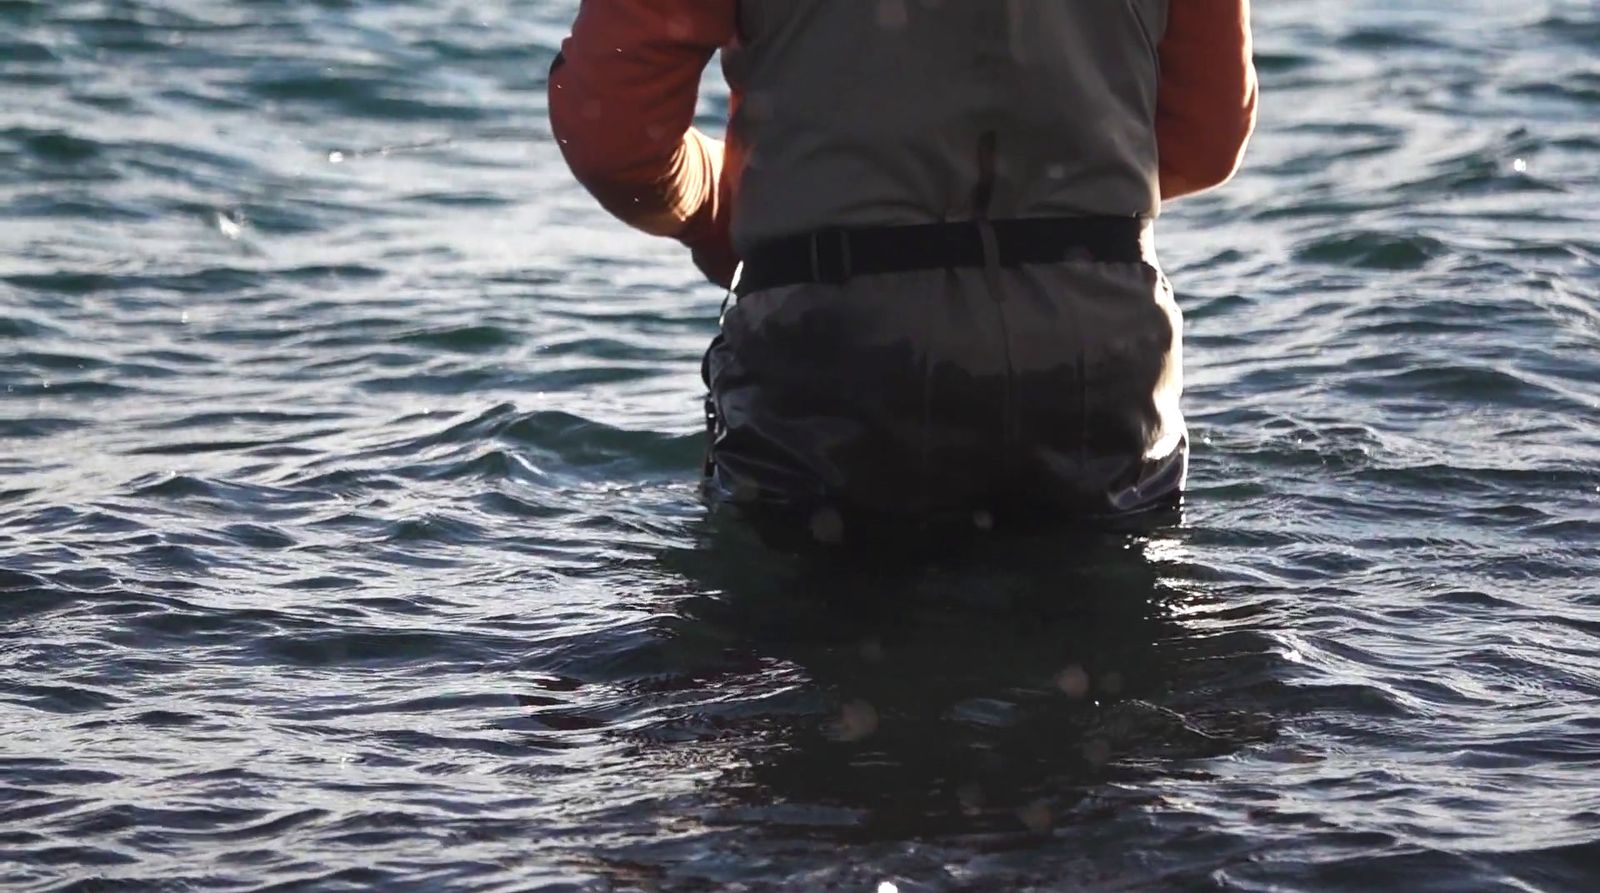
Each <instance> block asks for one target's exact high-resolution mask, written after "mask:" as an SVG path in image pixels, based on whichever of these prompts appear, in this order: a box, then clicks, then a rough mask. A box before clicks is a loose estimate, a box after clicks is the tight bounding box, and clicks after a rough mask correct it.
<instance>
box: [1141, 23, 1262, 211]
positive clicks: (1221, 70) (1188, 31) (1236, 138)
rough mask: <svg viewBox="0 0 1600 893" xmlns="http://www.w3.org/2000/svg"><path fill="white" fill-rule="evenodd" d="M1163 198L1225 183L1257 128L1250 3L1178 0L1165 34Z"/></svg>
mask: <svg viewBox="0 0 1600 893" xmlns="http://www.w3.org/2000/svg"><path fill="white" fill-rule="evenodd" d="M1159 52H1160V57H1161V87H1160V91H1159V93H1158V95H1157V102H1156V140H1157V142H1158V143H1159V146H1160V153H1161V197H1162V198H1163V199H1174V198H1178V197H1179V196H1183V195H1188V194H1190V193H1193V192H1199V191H1200V190H1202V189H1210V188H1211V187H1213V186H1218V185H1221V184H1222V183H1226V182H1227V181H1228V178H1230V177H1232V176H1233V174H1234V171H1236V170H1238V168H1239V162H1240V161H1241V160H1243V158H1244V147H1245V144H1246V143H1248V142H1249V141H1250V134H1251V132H1252V131H1254V130H1255V125H1256V97H1257V93H1258V90H1257V86H1256V69H1255V63H1254V61H1253V60H1252V58H1251V40H1250V0H1171V5H1170V7H1169V8H1168V12H1167V31H1166V35H1165V36H1164V37H1163V38H1162V39H1161V45H1160V48H1159Z"/></svg>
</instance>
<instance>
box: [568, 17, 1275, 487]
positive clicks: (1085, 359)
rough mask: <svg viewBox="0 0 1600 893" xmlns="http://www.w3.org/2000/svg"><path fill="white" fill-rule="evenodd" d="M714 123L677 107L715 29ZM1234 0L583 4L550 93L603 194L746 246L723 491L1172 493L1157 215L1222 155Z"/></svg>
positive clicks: (720, 469)
mask: <svg viewBox="0 0 1600 893" xmlns="http://www.w3.org/2000/svg"><path fill="white" fill-rule="evenodd" d="M719 48H721V49H723V50H724V53H725V56H724V67H725V71H726V74H727V76H728V80H729V83H730V85H731V86H732V88H733V96H734V103H733V116H732V121H731V122H730V128H729V137H728V141H727V144H726V145H724V144H723V143H722V142H720V141H717V140H713V139H710V138H707V137H705V136H704V135H702V134H700V133H698V132H697V131H695V130H693V129H692V128H691V127H690V126H689V122H690V118H691V116H692V112H693V107H694V98H695V96H694V92H695V86H696V84H697V82H698V75H699V72H700V70H701V68H702V67H703V66H704V65H705V63H706V62H707V61H708V60H709V58H710V56H711V54H712V53H713V52H714V51H715V50H717V49H719ZM1249 53H1250V41H1249V28H1248V4H1247V2H1246V0H1181V2H1177V3H1173V4H1172V5H1171V6H1170V7H1169V5H1168V2H1167V0H1101V2H1094V3H1090V2H1046V0H877V2H871V0H586V2H585V4H584V6H583V9H582V12H581V13H580V16H579V20H578V22H577V24H576V26H575V28H574V36H573V38H572V39H571V40H569V41H568V43H567V45H566V46H565V48H564V54H565V57H566V58H565V61H562V60H558V63H557V66H556V67H555V69H554V70H553V72H552V81H551V113H552V119H553V122H554V124H555V128H556V132H557V135H558V136H559V137H561V141H562V146H563V151H564V152H565V153H566V155H567V158H568V160H569V162H570V163H571V164H572V166H573V169H574V171H575V172H576V173H577V174H578V176H579V179H580V180H582V181H583V182H584V183H585V185H587V186H589V188H590V189H591V191H593V192H594V193H595V195H596V196H597V197H598V198H599V199H600V200H601V202H602V204H604V205H605V206H606V207H607V208H608V209H610V210H611V211H613V213H616V214H617V215H618V216H619V217H622V218H623V219H624V220H627V221H628V222H630V223H633V224H634V225H635V226H638V227H640V228H642V229H645V230H647V231H649V232H654V233H657V234H660V235H669V236H673V237H676V238H678V239H679V240H681V241H683V242H684V243H685V244H687V245H689V247H690V248H691V249H692V251H693V254H694V256H695V259H696V261H697V263H699V265H700V267H701V269H702V270H704V271H705V272H706V273H707V275H708V276H709V277H710V278H712V279H713V280H714V281H718V282H722V283H724V284H726V283H727V282H729V281H730V280H731V278H732V276H733V272H734V265H735V264H736V263H738V262H739V261H740V260H741V259H742V260H743V262H744V263H743V266H742V272H741V273H740V275H739V282H738V285H737V288H736V291H737V293H738V295H739V301H738V302H737V303H736V304H734V305H733V306H732V307H731V308H730V309H729V310H728V312H727V313H726V314H725V316H724V319H723V327H722V335H721V336H719V338H718V339H717V340H716V341H715V342H714V343H713V346H712V348H711V350H710V352H709V353H708V356H707V363H706V372H707V383H708V385H709V387H710V391H711V399H710V400H709V401H708V414H709V416H710V422H711V429H712V432H713V440H712V445H711V456H710V459H711V461H710V463H709V467H710V471H711V476H710V483H711V485H712V488H713V490H714V491H715V492H717V493H718V494H719V495H721V496H722V497H724V498H727V499H730V500H732V501H734V502H741V503H757V504H778V505H785V506H792V507H799V508H802V509H810V508H814V507H817V506H840V507H844V508H853V509H863V510H867V511H870V512H886V513H892V514H893V513H907V514H918V515H927V514H937V513H943V512H950V511H955V512H958V513H959V512H962V511H970V510H973V509H981V508H986V507H994V508H1016V509H1019V510H1023V511H1028V512H1033V511H1041V510H1042V511H1044V512H1046V513H1053V514H1075V515H1097V514H1105V513H1118V512H1125V511H1135V510H1140V509H1144V508H1149V507H1152V506H1156V505H1160V504H1164V503H1166V502H1169V501H1170V500H1171V498H1172V497H1173V496H1174V495H1175V494H1176V493H1177V492H1178V491H1179V490H1180V489H1181V487H1182V483H1183V479H1184V475H1185V469H1186V462H1187V436H1186V431H1185V428H1184V425H1183V419H1182V415H1181V413H1180V412H1179V409H1178V398H1179V395H1180V393H1181V390H1182V369H1181V365H1182V364H1181V356H1182V351H1181V316H1180V314H1179V312H1178V309H1177V306H1176V304H1175V302H1174V301H1173V297H1172V292H1171V288H1170V286H1169V285H1168V284H1167V283H1166V279H1165V277H1164V276H1163V275H1162V274H1161V273H1160V270H1159V266H1158V264H1157V262H1156V258H1155V254H1154V249H1153V241H1152V239H1151V237H1150V230H1151V221H1152V219H1153V218H1154V216H1155V215H1156V213H1157V212H1158V210H1159V206H1160V203H1161V201H1162V200H1163V198H1170V197H1174V196H1176V195H1182V194H1186V193H1188V192H1192V191H1196V190H1198V189H1203V188H1206V187H1209V186H1212V185H1216V184H1217V183H1220V182H1222V181H1223V180H1225V179H1227V177H1228V176H1230V175H1231V173H1232V171H1233V169H1234V167H1235V166H1236V165H1237V163H1238V160H1239V157H1240V154H1241V153H1242V150H1243V146H1244V142H1245V140H1246V138H1247V137H1248V134H1249V131H1250V129H1251V127H1252V125H1253V121H1254V106H1255V82H1254V72H1253V69H1252V67H1251V64H1250V58H1249Z"/></svg>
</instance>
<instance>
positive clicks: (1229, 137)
mask: <svg viewBox="0 0 1600 893" xmlns="http://www.w3.org/2000/svg"><path fill="white" fill-rule="evenodd" d="M1255 124H1256V112H1255V96H1254V93H1253V92H1252V94H1251V96H1250V99H1249V101H1248V102H1246V103H1245V104H1244V106H1243V107H1242V108H1240V109H1238V110H1237V111H1236V112H1235V113H1233V114H1230V115H1213V116H1210V117H1209V118H1208V119H1207V121H1206V123H1205V125H1203V126H1201V127H1196V128H1194V129H1192V130H1191V132H1190V133H1188V134H1186V135H1181V136H1180V135H1174V137H1175V138H1172V139H1168V140H1163V141H1162V142H1163V151H1162V162H1161V183H1162V195H1163V197H1164V198H1167V199H1173V198H1179V197H1181V196H1184V195H1190V194H1192V193H1196V192H1202V191H1204V190H1207V189H1214V188H1216V187H1218V186H1221V185H1222V184H1224V183H1226V182H1228V181H1229V180H1231V179H1233V176H1234V174H1236V173H1238V172H1239V167H1240V166H1241V165H1242V164H1243V163H1244V155H1245V148H1246V147H1247V146H1248V145H1249V144H1250V137H1251V135H1252V134H1253V133H1254V132H1255Z"/></svg>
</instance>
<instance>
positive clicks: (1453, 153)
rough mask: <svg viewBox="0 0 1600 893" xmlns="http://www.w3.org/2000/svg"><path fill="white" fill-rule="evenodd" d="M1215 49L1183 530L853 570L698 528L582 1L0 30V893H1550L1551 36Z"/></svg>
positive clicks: (233, 11)
mask: <svg viewBox="0 0 1600 893" xmlns="http://www.w3.org/2000/svg"><path fill="white" fill-rule="evenodd" d="M1262 7H1263V8H1261V9H1260V10H1259V11H1258V15H1257V20H1258V28H1259V51H1260V54H1261V55H1260V64H1261V69H1262V73H1263V77H1264V81H1265V87H1266V91H1267V92H1266V99H1265V103H1264V109H1263V114H1264V119H1263V126H1262V131H1261V133H1260V135H1259V137H1258V140H1257V142H1256V144H1255V147H1254V150H1253V153H1252V156H1251V159H1250V166H1249V170H1248V171H1247V172H1246V173H1245V174H1244V175H1243V176H1242V177H1241V178H1240V179H1239V180H1238V181H1237V183H1235V184H1234V185H1233V186H1232V187H1230V188H1229V189H1227V190H1226V191H1223V192H1220V193H1217V194H1215V195H1213V196H1207V197H1203V198H1199V199H1196V200H1193V201H1189V202H1185V203H1183V204H1182V205H1180V206H1178V207H1176V208H1174V209H1173V210H1172V212H1171V213H1170V215H1169V216H1168V217H1167V219H1166V220H1165V222H1164V227H1163V234H1164V235H1163V239H1162V248H1163V252H1164V256H1165V259H1166V261H1167V265H1168V267H1169V272H1170V273H1171V275H1172V277H1173V279H1174V280H1175V281H1176V283H1177V285H1178V288H1179V290H1180V292H1181V293H1182V294H1181V298H1182V304H1183V307H1184V309H1185V311H1186V312H1187V314H1188V322H1189V335H1190V337H1189V342H1188V347H1189V354H1188V365H1189V373H1190V389H1189V394H1188V398H1187V407H1188V410H1189V412H1190V413H1191V417H1192V422H1193V427H1194V433H1195V439H1196V441H1197V453H1196V457H1195V467H1194V475H1193V482H1194V486H1193V492H1192V494H1191V496H1190V498H1189V500H1188V502H1187V505H1186V506H1185V509H1184V511H1183V515H1182V518H1181V519H1180V520H1175V521H1173V522H1172V523H1170V524H1164V525H1162V526H1159V527H1157V528H1156V529H1153V530H1147V531H1143V532H1136V533H1120V534H1119V533H1105V534H1100V535H1095V536H1088V535H1082V534H1078V535H1066V534H1061V535H1053V536H1041V537H1033V538H1026V539H1020V540H1014V539H1003V540H998V541H990V542H980V543H977V544H974V545H972V546H970V547H969V548H967V549H965V550H954V551H951V552H948V553H942V554H940V555H938V556H936V557H934V558H925V559H923V560H920V561H915V562H910V561H903V560H902V561H887V560H883V561H877V562H873V563H870V564H869V563H866V562H862V561H857V562H838V561H832V562H830V561H817V560H814V559H807V558H799V557H793V556H784V555H777V554H773V553H769V552H766V551H764V550H763V549H762V548H761V547H760V546H759V545H757V544H756V543H754V542H753V541H752V540H751V538H750V536H749V535H748V534H747V533H746V532H745V531H743V530H742V529H741V528H739V527H738V526H736V525H731V524H727V523H725V522H724V521H723V520H722V519H719V518H710V517H708V515H707V511H706V510H705V508H704V507H703V506H702V505H701V503H700V502H699V500H698V498H697V496H696V492H695V488H694V486H693V481H694V476H695V474H696V464H697V461H698V459H699V450H700V441H699V435H698V431H697V428H698V424H699V423H698V419H697V416H696V412H697V400H698V397H699V394H700V384H699V381H698V378H697V368H696V363H697V359H698V355H699V352H700V350H701V349H702V348H703V346H704V343H705V342H706V340H707V338H708V337H709V335H710V333H711V331H712V329H713V326H714V318H715V315H716V311H717V305H718V302H719V300H720V297H721V296H720V295H719V294H717V293H715V291H714V290H711V289H708V288H705V287H701V286H698V285H696V283H695V276H694V274H693V272H692V270H691V268H690V267H689V265H688V264H687V263H686V262H685V261H684V259H683V258H681V257H680V256H679V254H678V252H677V251H676V250H674V248H673V247H672V246H670V245H668V244H665V243H661V244H658V243H655V242H651V241H649V240H647V239H645V238H643V237H639V236H634V235H630V234H628V233H626V232H624V231H623V230H622V229H621V228H620V227H619V226H616V225H613V224H612V223H611V222H609V221H608V220H606V219H604V218H603V217H602V216H601V214H600V213H599V212H598V211H597V210H595V209H594V208H593V207H591V205H590V202H589V201H588V199H587V198H586V196H584V195H583V194H582V193H581V191H580V190H578V189H577V188H575V187H574V186H572V185H570V184H569V182H568V180H567V176H566V173H565V170H564V168H563V167H562V166H561V164H560V161H559V158H558V156H557V153H556V152H555V151H554V148H553V146H552V145H551V142H550V140H549V138H548V131H547V128H546V125H545V123H544V121H543V109H544V101H543V97H542V90H543V86H542V85H543V72H544V70H545V68H546V66H547V64H548V62H549V60H550V58H551V55H552V54H553V52H554V49H553V48H554V46H555V45H556V42H557V41H558V40H559V38H560V37H561V36H562V35H563V34H564V33H565V30H566V23H567V22H568V21H569V19H570V16H571V15H572V13H573V10H574V8H575V3H573V2H571V0H565V2H556V0H551V2H540V0H488V2H466V0H439V2H431V3H419V2H411V3H407V2H399V0H393V2H383V0H251V2H244V0H233V2H224V0H0V343H3V350H0V381H3V383H4V394H3V396H0V401H3V402H0V734H3V738H0V887H5V888H7V889H15V890H27V891H45V890H68V889H72V890H162V891H181V890H202V889H203V890H213V889H214V890H245V889H251V890H253V889H266V888H271V889H275V890H339V889H384V890H593V891H601V890H671V891H679V890H682V891H700V890H707V891H710V890H747V891H751V890H796V891H818V890H846V891H848V890H861V891H876V890H880V889H882V890H888V889H889V888H888V887H880V884H883V883H884V882H888V883H891V884H893V885H895V887H896V888H897V889H899V890H901V891H956V890H963V891H991V890H1041V891H1042V890H1187V889H1219V888H1220V889H1229V890H1251V891H1256V890H1260V891H1265V890H1284V891H1292V890H1351V891H1365V890H1373V889H1405V890H1412V891H1464V890H1474V891H1477V890H1505V891H1534V890H1541V891H1551V890H1575V891H1576V890H1592V889H1597V888H1600V880H1597V879H1600V583H1596V582H1595V578H1596V576H1597V575H1600V125H1597V123H1596V122H1597V120H1600V68H1597V67H1596V66H1597V62H1596V58H1597V56H1596V50H1597V47H1600V8H1597V7H1596V5H1595V4H1594V3H1593V2H1592V0H1570V2H1569V0H1533V2H1528V3H1498V2H1496V3H1491V2H1487V0H1468V2H1444V0H1426V2H1415V3H1405V4H1388V3H1379V2H1376V0H1360V2H1355V3H1349V2H1341V3H1336V2H1332V0H1297V2H1296V0H1279V2H1271V3H1265V4H1262ZM1396 8H1401V9H1403V10H1404V11H1402V12H1397V11H1395V10H1396ZM723 104H724V92H723V91H722V90H721V88H720V86H718V85H717V84H715V83H708V92H707V98H706V102H705V105H704V109H705V111H706V113H707V123H711V122H713V121H714V119H715V115H716V114H717V113H718V112H720V111H721V109H722V108H723Z"/></svg>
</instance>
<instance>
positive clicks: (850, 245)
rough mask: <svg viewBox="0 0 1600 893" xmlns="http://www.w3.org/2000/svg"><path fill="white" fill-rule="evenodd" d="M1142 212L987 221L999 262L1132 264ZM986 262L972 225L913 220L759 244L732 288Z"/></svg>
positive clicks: (1137, 254)
mask: <svg viewBox="0 0 1600 893" xmlns="http://www.w3.org/2000/svg"><path fill="white" fill-rule="evenodd" d="M1147 225H1148V221H1147V220H1146V219H1145V218H1143V217H1029V218H1019V219H1014V220H995V221H992V226H993V227H994V235H995V243H996V244H995V248H996V251H997V253H998V254H999V261H1000V266H1002V267H1015V266H1021V265H1022V264H1050V263H1059V262H1061V261H1067V260H1091V261H1104V262H1110V263H1135V262H1138V261H1139V260H1141V259H1142V258H1143V256H1144V254H1143V252H1142V250H1141V247H1140V239H1141V236H1142V234H1143V233H1144V229H1145V227H1146V226H1147ZM983 265H984V251H983V236H982V233H981V231H980V230H979V228H978V224H977V223H974V222H971V221H964V222H960V223H919V224H913V225H910V226H876V227H861V228H853V229H825V230H819V231H817V232H814V233H807V234H805V235H800V236H787V237H784V238H781V239H773V240H772V241H770V242H763V243H761V244H759V245H757V246H755V247H754V248H752V249H751V250H750V251H749V252H748V253H747V254H746V255H745V258H744V269H743V270H742V271H740V273H739V282H738V284H737V285H735V286H734V291H735V292H736V293H737V294H738V295H739V296H740V297H744V296H745V295H748V294H750V293H752V292H758V291H762V290H763V289H768V288H778V287H779V286H784V285H798V284H800V283H803V282H822V283H828V284H831V285H842V284H844V283H845V282H846V281H848V280H849V279H850V278H851V277H852V276H870V275H873V274H875V273H905V272H909V271H911V270H939V269H951V268H955V267H981V266H983Z"/></svg>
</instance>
